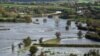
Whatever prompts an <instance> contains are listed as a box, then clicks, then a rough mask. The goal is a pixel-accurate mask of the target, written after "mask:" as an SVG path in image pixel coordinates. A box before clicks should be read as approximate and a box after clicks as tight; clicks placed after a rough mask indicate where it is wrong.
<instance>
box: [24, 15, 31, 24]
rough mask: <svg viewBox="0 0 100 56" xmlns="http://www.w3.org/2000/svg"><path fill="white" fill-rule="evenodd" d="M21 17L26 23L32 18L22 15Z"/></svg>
mask: <svg viewBox="0 0 100 56" xmlns="http://www.w3.org/2000/svg"><path fill="white" fill-rule="evenodd" d="M23 19H25V21H26V22H27V23H30V22H32V19H31V17H30V16H24V17H23Z"/></svg>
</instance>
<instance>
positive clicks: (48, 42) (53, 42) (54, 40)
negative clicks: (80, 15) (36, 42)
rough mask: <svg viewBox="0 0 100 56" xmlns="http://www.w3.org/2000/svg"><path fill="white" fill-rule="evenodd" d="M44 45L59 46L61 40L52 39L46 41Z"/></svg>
mask: <svg viewBox="0 0 100 56" xmlns="http://www.w3.org/2000/svg"><path fill="white" fill-rule="evenodd" d="M43 43H44V44H59V43H60V40H59V39H50V40H47V41H44V42H43Z"/></svg>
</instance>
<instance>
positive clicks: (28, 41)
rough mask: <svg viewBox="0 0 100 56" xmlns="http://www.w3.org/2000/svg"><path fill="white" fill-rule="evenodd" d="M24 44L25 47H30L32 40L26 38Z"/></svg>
mask: <svg viewBox="0 0 100 56" xmlns="http://www.w3.org/2000/svg"><path fill="white" fill-rule="evenodd" d="M23 43H24V46H25V47H27V46H30V45H31V39H30V37H27V38H25V39H24V40H23Z"/></svg>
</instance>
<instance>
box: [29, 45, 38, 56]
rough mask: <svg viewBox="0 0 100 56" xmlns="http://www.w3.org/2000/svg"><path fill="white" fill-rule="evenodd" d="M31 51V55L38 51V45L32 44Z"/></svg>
mask: <svg viewBox="0 0 100 56" xmlns="http://www.w3.org/2000/svg"><path fill="white" fill-rule="evenodd" d="M29 51H30V53H31V56H33V55H34V54H35V53H36V52H37V51H38V48H37V47H36V46H31V47H30V50H29Z"/></svg>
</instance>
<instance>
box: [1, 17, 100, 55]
mask: <svg viewBox="0 0 100 56" xmlns="http://www.w3.org/2000/svg"><path fill="white" fill-rule="evenodd" d="M36 19H39V22H38V23H39V24H34V23H0V26H1V27H0V29H3V28H6V29H10V30H0V54H2V52H1V51H2V50H3V51H4V50H6V49H8V48H10V47H11V44H15V45H17V43H19V42H21V41H22V39H24V38H26V37H28V36H30V37H31V39H32V40H38V39H40V38H41V37H42V38H43V39H44V40H47V39H52V38H56V37H55V32H57V31H60V32H61V38H62V40H61V42H60V43H61V44H75V43H76V44H100V43H99V42H95V41H91V40H88V39H85V38H84V34H85V33H86V31H82V32H83V38H82V39H78V38H77V37H78V36H77V33H78V31H79V30H78V29H77V27H76V26H75V22H74V21H73V22H72V24H71V26H70V29H69V30H68V31H66V30H65V26H66V21H67V20H64V19H60V22H59V26H58V27H56V26H55V19H48V18H47V17H39V18H33V22H34V21H35V20H36ZM43 19H47V23H43ZM3 54H4V53H3ZM2 56H5V55H2Z"/></svg>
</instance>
